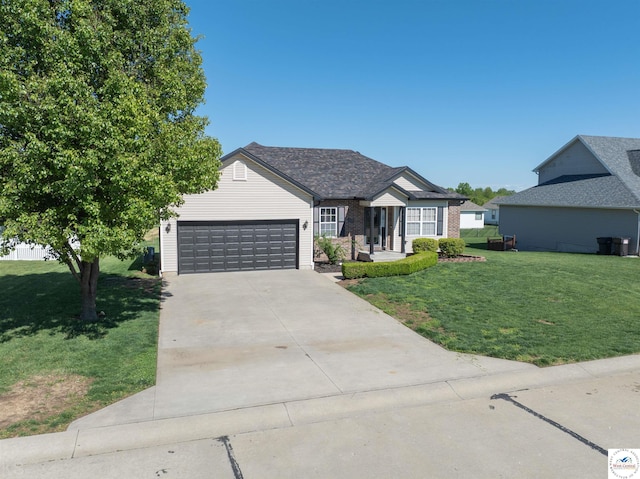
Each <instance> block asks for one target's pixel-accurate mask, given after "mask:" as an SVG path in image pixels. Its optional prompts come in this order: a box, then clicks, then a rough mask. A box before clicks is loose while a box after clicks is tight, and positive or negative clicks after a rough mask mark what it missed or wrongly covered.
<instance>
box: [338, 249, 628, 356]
mask: <svg viewBox="0 0 640 479" xmlns="http://www.w3.org/2000/svg"><path fill="white" fill-rule="evenodd" d="M485 242H486V240H485ZM476 253H482V255H483V256H485V257H486V258H487V260H486V262H469V263H447V262H440V263H438V265H437V266H435V267H433V268H430V269H428V270H426V271H423V272H420V273H417V274H414V275H412V276H411V277H393V278H374V279H366V280H364V281H362V282H360V283H359V284H358V285H355V286H352V287H350V288H349V289H350V290H351V291H353V292H354V293H356V294H358V295H359V296H361V297H363V298H364V299H366V300H368V301H370V302H372V303H373V304H375V305H376V306H378V307H380V308H381V309H383V310H384V311H385V312H387V313H389V314H392V315H395V314H398V315H401V316H397V315H396V317H398V318H399V319H404V318H405V316H403V315H404V314H406V317H407V318H408V319H411V320H413V321H415V319H416V318H422V319H420V320H419V321H418V322H417V323H416V324H414V325H413V326H412V327H414V329H416V330H417V331H418V332H419V333H420V334H422V335H423V336H426V337H427V338H429V339H431V340H433V341H435V342H437V343H439V344H441V345H443V346H445V347H446V348H448V349H450V350H454V351H460V352H465V353H470V354H479V355H484V356H492V357H497V358H504V359H511V360H518V361H526V362H531V363H534V364H536V365H539V366H545V365H553V364H562V363H569V362H575V361H588V360H593V359H601V358H607V357H612V356H622V355H627V354H637V353H640V328H638V317H640V301H638V297H640V282H638V281H637V276H638V265H637V264H635V263H636V262H635V261H629V260H626V259H625V258H619V257H613V256H600V255H595V254H592V255H585V254H566V253H534V252H522V251H521V252H519V253H512V252H503V251H486V250H478V251H476ZM621 285H624V287H621ZM487 298H491V300H487ZM405 311H406V313H404V312H405ZM394 312H395V314H394Z"/></svg>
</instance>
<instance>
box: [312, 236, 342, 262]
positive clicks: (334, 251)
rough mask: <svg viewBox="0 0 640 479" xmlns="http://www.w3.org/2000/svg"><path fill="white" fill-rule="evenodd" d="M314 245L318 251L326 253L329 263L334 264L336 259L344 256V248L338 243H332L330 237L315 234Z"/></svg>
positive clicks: (338, 259) (339, 259)
mask: <svg viewBox="0 0 640 479" xmlns="http://www.w3.org/2000/svg"><path fill="white" fill-rule="evenodd" d="M316 245H317V247H318V248H319V249H320V251H322V252H323V253H324V254H325V255H327V259H328V260H329V264H336V263H337V262H338V261H342V260H343V259H344V258H345V257H346V252H345V250H344V248H343V247H342V246H341V245H340V244H338V243H334V241H333V240H332V239H331V238H327V237H326V236H316Z"/></svg>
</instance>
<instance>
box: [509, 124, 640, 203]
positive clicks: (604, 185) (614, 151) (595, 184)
mask: <svg viewBox="0 0 640 479" xmlns="http://www.w3.org/2000/svg"><path fill="white" fill-rule="evenodd" d="M576 142H581V143H582V144H583V145H584V146H585V147H586V148H587V149H588V150H589V151H590V152H591V154H593V156H594V157H595V158H596V159H597V160H598V161H599V162H600V163H601V164H602V165H603V167H604V168H605V169H606V171H608V172H609V173H603V174H590V175H563V176H560V177H558V178H554V179H552V180H550V181H547V182H545V183H541V184H539V185H538V186H534V187H533V188H529V189H528V190H524V191H521V192H519V193H516V194H515V195H512V196H507V197H505V198H502V199H501V200H500V202H499V204H500V205H514V206H558V207H560V206H565V207H583V208H622V209H629V208H640V153H638V150H640V138H615V137H607V136H586V135H578V136H576V137H575V138H574V139H573V140H571V141H570V142H569V143H567V144H566V145H565V146H563V147H562V148H560V150H558V151H557V152H556V153H554V154H553V155H551V156H550V157H549V158H548V159H547V160H545V161H544V162H542V163H541V164H540V165H538V166H537V167H536V168H535V169H534V170H533V171H535V172H538V171H540V170H541V169H543V168H544V167H545V165H547V164H548V163H549V162H551V161H552V160H553V159H554V158H556V157H557V156H558V155H559V154H561V153H562V152H564V151H565V150H566V149H567V148H569V147H570V146H572V145H573V144H575V143H576Z"/></svg>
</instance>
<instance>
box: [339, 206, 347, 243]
mask: <svg viewBox="0 0 640 479" xmlns="http://www.w3.org/2000/svg"><path fill="white" fill-rule="evenodd" d="M344 216H345V207H344V206H338V231H337V233H338V236H346V235H345V231H344Z"/></svg>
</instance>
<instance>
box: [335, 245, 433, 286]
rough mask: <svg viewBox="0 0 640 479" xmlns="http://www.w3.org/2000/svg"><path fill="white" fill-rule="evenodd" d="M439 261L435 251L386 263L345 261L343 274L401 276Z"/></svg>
mask: <svg viewBox="0 0 640 479" xmlns="http://www.w3.org/2000/svg"><path fill="white" fill-rule="evenodd" d="M437 263H438V255H437V254H436V253H434V252H433V251H425V252H422V253H418V254H414V255H413V256H408V257H406V258H404V259H401V260H398V261H389V262H384V263H365V262H360V261H358V262H353V263H343V265H342V276H344V277H345V278H346V279H354V278H377V277H381V276H400V275H405V274H411V273H415V272H417V271H422V270H423V269H427V268H430V267H431V266H435V265H436V264H437Z"/></svg>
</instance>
